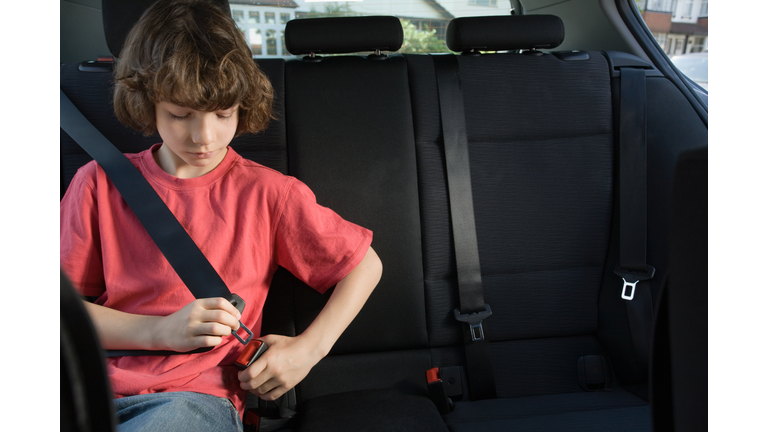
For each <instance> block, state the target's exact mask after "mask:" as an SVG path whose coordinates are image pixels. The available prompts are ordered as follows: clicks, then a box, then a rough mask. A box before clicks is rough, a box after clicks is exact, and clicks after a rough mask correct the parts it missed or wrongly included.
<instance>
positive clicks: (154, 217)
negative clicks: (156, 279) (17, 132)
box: [59, 89, 253, 357]
mask: <svg viewBox="0 0 768 432" xmlns="http://www.w3.org/2000/svg"><path fill="white" fill-rule="evenodd" d="M59 94H60V109H61V114H60V116H61V117H60V123H61V124H60V126H61V128H62V129H63V130H64V132H66V133H67V134H68V135H69V136H70V137H71V138H72V139H73V140H75V142H77V143H78V144H79V145H80V147H82V148H83V149H84V150H85V151H86V152H87V153H88V154H89V155H90V156H91V157H92V158H93V159H94V160H95V161H96V162H97V163H98V164H99V165H100V166H101V168H102V169H104V172H106V173H107V176H108V177H109V179H110V180H111V181H112V183H113V184H114V185H115V187H116V188H117V190H118V191H119V192H120V194H121V195H122V197H123V199H124V200H125V202H126V203H128V206H130V208H131V210H132V211H133V212H134V214H135V215H136V217H137V218H138V219H139V221H140V222H141V224H142V225H143V226H144V228H145V229H146V230H147V232H148V233H149V235H150V237H152V240H154V242H155V243H156V244H157V246H158V248H159V249H160V251H161V252H162V253H163V255H164V256H165V258H166V259H167V260H168V262H169V263H170V264H171V267H173V269H174V270H175V271H176V273H177V274H178V275H179V278H181V280H182V281H183V282H184V284H185V285H186V286H187V288H188V289H189V291H190V292H192V295H194V296H195V298H198V299H200V298H211V297H223V298H225V299H227V300H229V302H230V303H232V305H234V306H235V307H236V308H237V310H238V311H240V313H241V314H242V313H243V309H244V308H245V301H244V300H243V299H242V298H241V297H240V296H238V295H237V294H232V293H231V292H230V291H229V288H227V285H226V284H225V283H224V281H223V280H222V279H221V276H219V274H218V273H217V272H216V270H215V269H214V268H213V266H212V265H211V263H210V262H209V261H208V259H207V258H206V257H205V255H203V253H202V252H201V251H200V249H199V248H198V247H197V245H196V244H195V242H194V241H193V240H192V238H191V237H189V234H188V233H187V231H186V230H185V229H184V227H182V226H181V224H180V223H179V221H178V220H177V219H176V217H175V216H174V215H173V213H172V212H171V211H170V210H169V209H168V207H167V206H166V205H165V202H163V200H162V199H161V198H160V196H158V195H157V192H155V190H154V189H153V188H152V186H151V185H150V184H149V183H148V182H147V180H146V179H145V178H144V176H142V175H141V173H140V172H139V170H138V169H136V167H135V166H134V165H133V164H132V163H131V162H130V161H129V160H128V158H126V157H125V155H123V154H122V153H121V152H120V151H119V150H118V149H117V148H116V147H115V146H114V145H112V143H111V142H109V140H107V139H106V138H105V137H104V135H102V134H101V132H99V131H98V130H97V129H96V128H95V127H94V126H93V125H92V124H91V123H90V122H89V121H88V120H87V119H86V118H85V117H84V116H83V115H82V113H80V111H79V110H78V109H77V108H76V107H75V106H74V105H73V104H72V102H71V101H70V100H69V98H68V97H67V96H66V95H65V94H64V92H63V91H62V90H61V89H59ZM240 328H242V329H243V330H244V331H245V332H246V333H247V334H248V335H247V337H246V338H245V339H243V338H241V337H240V336H239V335H238V334H237V332H236V331H232V335H234V336H235V337H236V338H237V340H239V341H240V343H242V344H243V345H246V344H248V342H250V341H251V339H252V338H253V332H251V330H250V329H248V327H246V326H244V325H243V323H242V322H241V323H240ZM211 349H213V347H204V348H199V349H197V350H194V351H190V352H186V353H177V352H175V351H144V350H115V351H107V356H108V357H116V356H125V355H170V354H190V353H198V352H204V351H210V350H211Z"/></svg>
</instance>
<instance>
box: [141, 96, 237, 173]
mask: <svg viewBox="0 0 768 432" xmlns="http://www.w3.org/2000/svg"><path fill="white" fill-rule="evenodd" d="M155 117H156V121H157V132H158V133H159V134H160V137H161V138H162V139H163V145H162V146H161V147H160V150H158V152H157V154H156V155H155V160H156V161H157V163H158V164H159V165H160V167H161V168H162V169H163V170H164V171H165V172H167V173H168V174H171V175H173V176H176V177H180V178H193V177H200V176H202V175H204V174H207V173H208V172H210V171H211V170H213V169H214V168H216V166H217V165H218V164H219V163H220V162H221V161H222V160H223V159H224V156H226V154H227V146H228V145H229V143H230V141H232V138H233V137H234V136H235V132H236V131H237V121H238V105H235V106H233V107H231V108H229V109H226V110H220V111H213V112H208V111H197V110H193V109H190V108H186V107H183V106H180V105H175V104H172V103H170V102H165V101H162V102H158V103H156V104H155Z"/></svg>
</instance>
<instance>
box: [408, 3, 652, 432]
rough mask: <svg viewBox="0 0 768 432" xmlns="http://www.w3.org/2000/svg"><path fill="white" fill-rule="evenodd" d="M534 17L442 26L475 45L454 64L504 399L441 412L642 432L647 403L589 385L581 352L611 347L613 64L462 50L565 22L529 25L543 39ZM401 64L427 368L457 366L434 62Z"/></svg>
mask: <svg viewBox="0 0 768 432" xmlns="http://www.w3.org/2000/svg"><path fill="white" fill-rule="evenodd" d="M551 18H554V17H551ZM529 20H535V21H540V20H542V17H539V16H523V17H516V16H510V17H493V20H487V19H485V18H462V19H457V20H454V21H453V22H452V23H451V25H450V26H449V29H448V43H449V48H451V49H452V50H454V51H464V52H465V53H466V54H470V55H464V56H461V57H460V58H459V59H458V60H459V69H460V78H461V86H462V92H463V98H464V109H465V112H466V123H467V136H468V141H469V153H470V163H471V172H472V192H473V196H474V205H475V219H476V224H477V235H478V245H479V253H480V259H481V267H482V273H483V274H482V277H483V284H484V292H485V299H486V301H487V302H488V303H489V304H490V305H491V307H492V308H493V315H492V316H491V317H490V318H488V319H487V320H486V321H485V325H486V329H487V330H486V335H487V336H488V338H489V339H490V341H491V356H492V361H493V365H494V374H495V377H496V388H497V393H498V397H499V399H495V400H485V401H475V402H457V403H456V409H455V410H454V411H453V412H452V413H450V414H448V415H447V416H446V417H445V419H446V422H447V424H448V425H449V426H450V428H451V430H454V431H472V430H542V431H544V430H594V429H595V428H596V427H597V428H598V430H650V424H651V421H650V410H649V408H648V403H647V401H645V400H642V399H640V398H638V397H637V396H635V395H633V394H632V393H629V392H626V391H623V390H621V389H620V388H618V387H615V386H614V387H613V388H609V390H610V391H607V392H601V393H591V392H586V391H584V390H583V389H582V388H581V387H580V385H579V371H578V367H577V363H578V360H579V358H580V357H582V356H588V355H602V356H607V355H608V352H607V351H606V350H605V348H604V346H603V343H602V341H601V340H600V338H599V337H598V336H597V333H598V328H599V326H600V323H599V315H600V313H601V311H600V305H599V297H600V292H601V282H602V279H603V273H604V272H603V270H604V266H605V262H606V259H607V256H608V248H609V243H610V236H611V225H612V209H613V193H614V190H613V182H614V128H613V116H612V100H611V79H610V74H609V68H608V62H607V60H606V58H605V57H604V56H603V55H602V54H601V53H599V52H587V53H567V54H559V55H554V54H542V53H536V52H535V51H534V52H527V53H522V54H519V53H515V52H510V53H506V54H502V53H500V54H490V55H471V54H472V50H473V49H474V48H475V45H473V44H478V45H479V46H487V47H491V49H496V50H510V51H514V50H520V49H526V50H527V49H528V48H531V47H534V46H539V45H542V44H543V45H546V46H550V47H551V46H552V44H553V42H552V41H555V43H554V45H557V43H559V42H557V41H558V39H559V40H562V25H560V26H558V25H556V23H554V24H552V23H551V22H550V23H548V24H549V25H547V26H544V27H538V28H539V29H540V35H539V37H541V38H542V40H541V41H540V42H536V41H532V40H531V37H532V36H531V34H530V32H529V31H527V29H528V28H529V26H528V25H527V24H528V22H529ZM556 21H559V19H556ZM478 26H479V27H482V28H484V29H486V30H487V34H488V35H489V37H490V36H494V35H496V36H495V37H496V40H488V41H486V42H485V43H482V42H480V41H478V40H476V39H471V38H463V37H462V34H461V31H462V30H463V29H465V28H473V27H478ZM494 26H495V27H494ZM542 28H543V29H544V30H541V29H542ZM547 28H549V29H551V31H553V32H555V34H554V35H552V34H548V33H547V32H546V31H545V30H546V29H547ZM518 31H520V32H521V33H517V32H518ZM557 32H560V35H558V34H557ZM518 39H520V40H518ZM465 42H466V45H465V44H464V43H465ZM406 59H407V60H408V64H409V74H410V78H411V92H412V100H413V102H414V114H415V131H416V143H417V155H418V162H419V178H420V193H421V196H422V229H423V232H424V249H425V263H426V264H425V273H426V274H425V279H426V280H427V314H428V324H429V330H430V345H431V347H432V349H433V356H434V359H433V363H434V364H435V365H442V366H448V365H456V364H461V363H462V359H461V355H460V353H459V352H458V351H457V349H456V347H458V346H460V345H461V340H462V339H461V329H460V326H459V324H458V323H455V322H452V321H453V320H452V319H451V317H450V314H448V313H447V312H448V311H452V310H453V309H454V308H455V307H457V300H456V294H455V291H456V288H455V282H454V281H455V277H456V276H455V268H454V264H453V262H452V257H451V254H448V253H446V251H450V250H451V248H450V244H451V238H450V235H449V233H450V228H449V219H448V215H449V212H448V202H447V198H446V192H445V180H444V179H445V173H444V169H443V163H442V154H441V140H442V137H441V132H440V118H439V112H438V111H437V109H438V108H437V106H436V105H435V103H434V102H433V101H434V100H435V99H436V88H437V84H436V80H435V73H434V66H433V63H432V61H431V59H429V58H428V57H425V56H416V55H408V56H406ZM558 425H559V426H558ZM600 425H602V427H601V426H600Z"/></svg>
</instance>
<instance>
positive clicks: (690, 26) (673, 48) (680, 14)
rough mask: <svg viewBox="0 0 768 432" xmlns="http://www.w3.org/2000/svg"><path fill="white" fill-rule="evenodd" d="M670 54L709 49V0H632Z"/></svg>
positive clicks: (706, 50) (657, 39) (658, 40)
mask: <svg viewBox="0 0 768 432" xmlns="http://www.w3.org/2000/svg"><path fill="white" fill-rule="evenodd" d="M635 3H636V4H637V7H638V9H640V13H641V14H642V16H643V19H644V20H645V24H646V25H647V26H648V29H649V30H651V33H653V36H654V37H655V38H656V41H657V42H658V43H659V45H660V46H661V47H662V48H663V49H664V51H665V52H666V53H667V55H669V56H673V55H678V54H688V53H695V52H708V51H709V30H708V14H709V1H708V0H635Z"/></svg>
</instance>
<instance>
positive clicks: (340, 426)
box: [61, 15, 664, 431]
mask: <svg viewBox="0 0 768 432" xmlns="http://www.w3.org/2000/svg"><path fill="white" fill-rule="evenodd" d="M105 16H106V15H105ZM123 18H124V17H123ZM531 19H535V18H531V17H527V16H523V17H505V19H504V20H502V21H497V22H498V24H497V25H499V26H501V27H500V28H499V29H497V30H500V33H498V34H500V35H501V36H495V37H496V39H495V40H489V41H487V42H486V43H488V44H489V45H488V46H494V47H495V48H494V50H496V51H501V50H517V49H527V48H529V47H530V46H535V45H531V39H530V37H531V34H530V32H522V31H520V30H519V29H521V28H525V25H526V23H527V22H529V21H530V20H531ZM556 20H557V21H559V19H556ZM457 22H459V23H461V22H462V21H457ZM464 22H465V23H466V22H469V21H464ZM395 23H396V24H397V25H393V24H395ZM469 23H470V24H471V22H469ZM108 25H109V23H105V26H108ZM454 27H455V28H454V32H458V33H456V34H455V38H456V39H455V40H453V42H451V41H450V40H449V43H455V44H458V45H453V46H451V48H452V49H454V50H457V51H463V50H464V49H465V48H472V47H467V46H460V45H461V43H462V41H465V39H463V38H462V37H461V33H460V28H461V26H458V27H456V26H455V25H454ZM516 29H518V30H517V31H516ZM560 29H561V30H560V31H561V32H562V27H560ZM491 33H492V32H491ZM338 34H354V35H355V37H354V38H344V39H354V40H353V41H348V40H342V41H338V40H334V39H333V38H332V37H328V38H326V37H324V35H338ZM535 36H536V37H542V38H544V41H543V42H547V43H549V42H551V40H552V39H558V38H559V39H560V40H562V34H554V35H553V34H546V33H537V34H536V35H535ZM401 41H402V30H401V27H400V26H399V22H398V20H397V19H395V18H392V17H378V18H376V17H362V18H361V17H353V18H334V19H317V20H311V21H310V20H297V21H292V22H291V23H289V25H288V26H287V27H286V44H287V47H288V49H289V50H290V51H291V52H292V53H294V54H302V55H304V54H306V57H304V58H295V59H291V60H288V61H283V60H258V63H259V65H260V66H261V67H262V68H263V69H264V70H265V71H266V72H267V73H268V75H269V77H270V79H271V80H272V82H273V84H274V86H275V89H276V94H277V101H276V111H277V112H276V116H277V120H276V121H274V122H273V123H272V124H271V125H270V127H269V129H268V130H267V131H265V132H264V133H262V134H259V135H256V136H250V137H248V136H246V137H240V138H238V141H236V142H234V143H233V146H236V147H237V148H238V152H240V154H242V155H243V156H245V157H249V158H252V159H254V160H256V161H257V162H260V163H264V164H266V165H268V166H271V167H273V168H275V169H278V170H279V171H281V172H284V173H288V174H290V175H294V176H296V177H298V178H299V179H301V180H302V181H304V182H306V183H307V184H308V185H309V186H310V187H311V188H312V190H313V191H314V192H315V194H316V196H317V199H318V202H320V203H321V204H323V205H326V206H329V207H331V208H333V209H334V210H336V211H337V212H338V213H339V214H341V215H342V216H343V217H344V218H346V219H349V220H351V221H353V222H356V223H359V224H361V225H363V226H366V227H368V228H371V229H372V230H373V232H374V243H373V247H374V249H375V250H376V251H377V252H378V254H379V256H380V257H381V259H382V262H383V264H384V269H385V271H384V276H383V278H382V280H381V283H380V284H379V286H378V287H377V289H376V290H375V292H374V294H373V295H372V297H371V298H370V300H369V301H368V303H367V304H366V306H365V307H364V309H363V310H362V311H361V313H360V315H359V316H358V318H357V319H356V320H355V321H354V322H353V323H352V325H351V326H350V328H349V329H348V330H347V331H346V332H345V334H344V335H343V336H342V338H341V339H340V340H339V342H338V343H337V345H336V346H335V347H334V349H333V350H332V352H331V354H330V355H329V356H328V357H327V358H326V359H324V360H323V361H321V362H320V363H319V364H318V365H317V366H316V367H315V368H314V369H313V370H312V372H310V374H309V376H308V377H307V378H306V379H305V380H304V381H303V382H302V383H301V384H300V385H299V386H298V387H297V389H296V395H297V399H298V402H299V404H298V406H297V407H296V409H297V410H298V412H299V415H298V416H296V417H295V419H294V421H289V422H288V423H285V422H281V421H273V422H271V423H270V421H267V420H265V421H263V424H262V426H269V425H272V427H273V428H274V429H279V428H281V427H283V428H284V430H289V429H296V430H390V429H388V428H393V427H394V428H399V430H419V429H423V430H445V429H446V425H447V428H449V429H450V430H452V431H470V430H541V431H551V430H595V429H597V430H650V429H651V426H650V424H651V422H650V410H649V407H648V402H647V400H644V397H645V396H644V394H643V392H642V391H638V390H636V389H635V388H634V387H633V385H635V386H636V387H637V388H639V389H642V388H643V387H644V386H647V374H646V373H644V372H643V371H638V368H637V365H636V364H635V361H634V359H633V358H632V357H633V353H632V346H631V342H629V330H628V326H627V324H626V312H625V310H624V309H623V308H624V305H623V304H622V303H621V301H620V299H619V300H616V298H618V291H619V288H620V279H617V277H616V276H614V275H613V273H612V270H611V269H612V267H613V265H615V260H616V258H615V254H616V253H615V249H616V244H617V242H618V239H617V237H616V234H615V231H616V227H615V204H614V201H615V198H614V196H615V186H614V179H615V171H616V170H615V168H614V166H615V159H616V155H615V145H616V142H615V141H616V140H615V138H614V135H615V127H614V124H615V121H616V119H615V114H614V112H615V110H616V108H615V101H614V100H613V99H612V95H613V93H612V91H611V86H612V77H611V75H612V73H611V69H610V67H609V65H610V64H611V63H610V62H609V60H608V59H607V58H606V55H605V54H604V53H599V52H587V53H566V54H558V55H555V54H543V55H535V54H501V53H499V54H487V55H481V56H472V55H467V56H461V57H459V58H458V63H459V70H460V77H461V85H462V91H463V97H464V107H465V112H466V120H467V136H468V140H469V151H470V161H471V173H472V189H473V193H474V198H475V199H474V203H475V217H476V222H477V236H478V243H479V253H480V260H481V265H482V269H483V282H484V293H485V300H486V302H487V303H489V304H490V305H491V306H492V308H493V315H492V316H491V317H490V318H489V319H487V320H486V321H485V323H484V326H485V331H486V335H487V336H488V338H489V340H490V342H491V343H490V347H491V356H492V357H491V360H492V364H493V372H494V375H495V379H496V390H497V395H498V397H497V398H495V399H487V400H476V401H470V400H467V397H466V394H467V393H468V392H467V391H466V388H465V389H464V390H465V391H464V396H463V397H457V398H456V399H457V401H456V403H455V409H454V410H453V411H452V412H451V413H449V414H447V415H445V416H443V417H442V418H441V417H440V416H439V414H438V413H437V409H436V407H435V406H434V405H433V404H432V402H431V401H429V400H428V399H427V396H428V391H427V385H426V378H425V373H426V371H427V370H428V369H430V368H432V367H446V366H460V365H462V364H464V360H463V354H462V346H463V344H464V342H463V334H464V331H465V326H466V325H465V324H461V323H458V322H457V321H455V320H454V319H453V310H454V309H455V308H456V307H457V306H458V303H457V293H456V283H455V278H456V269H455V262H454V253H453V251H452V236H451V234H450V233H451V227H450V213H449V210H448V201H447V192H446V174H445V168H444V162H443V159H444V157H443V154H442V133H441V131H440V124H441V123H440V113H439V107H438V103H437V86H436V79H435V72H434V65H433V61H432V58H431V57H430V56H426V55H405V56H403V55H389V56H386V55H382V54H380V53H379V52H377V50H385V51H386V50H390V51H394V50H397V49H398V48H399V45H400V43H401ZM523 42H524V43H523ZM534 42H535V43H538V42H536V41H534ZM521 43H522V44H523V45H521ZM499 44H501V45H504V46H501V45H499ZM116 46H120V44H119V43H118V44H117V45H116ZM358 51H372V52H374V54H373V55H371V56H368V57H364V56H359V55H341V56H327V57H323V55H324V54H345V53H352V52H358ZM319 57H322V58H319ZM637 60H638V61H640V60H639V59H637ZM640 62H642V61H640ZM90 66H92V67H95V68H96V69H98V68H101V69H103V72H84V71H82V70H80V69H82V68H80V67H79V66H78V65H65V66H63V67H62V70H61V88H62V89H63V90H64V92H65V93H66V94H67V95H68V96H69V97H70V99H71V100H72V101H73V103H74V104H75V105H76V106H77V107H78V108H80V110H81V111H82V112H83V113H84V114H85V115H86V117H88V118H89V119H91V121H92V122H93V123H94V124H95V125H96V127H97V128H98V129H100V130H101V131H102V132H103V133H104V134H105V135H106V136H107V138H109V139H110V140H112V142H113V143H115V144H116V145H117V146H118V147H119V148H120V149H121V150H122V151H126V152H128V151H130V152H135V151H140V150H142V149H145V148H147V147H149V145H151V144H152V143H154V142H156V141H157V140H158V138H157V137H152V138H148V139H146V138H143V137H141V136H140V135H138V134H136V133H132V132H131V131H129V130H128V129H126V128H124V127H122V126H121V125H120V124H119V123H117V120H116V119H115V118H114V114H112V110H111V102H110V100H109V94H110V93H109V85H110V84H109V80H110V78H111V74H110V73H109V72H111V67H110V66H109V65H90ZM651 95H653V90H650V91H649V98H650V96H651ZM61 152H62V183H61V184H62V194H63V191H64V190H65V189H66V186H67V185H68V182H69V180H70V179H71V176H72V175H73V173H74V171H75V170H76V169H77V167H79V166H80V165H82V164H83V163H85V162H86V161H87V160H88V157H87V156H86V155H85V154H84V153H83V152H81V151H79V149H78V148H77V145H76V144H74V143H72V141H71V140H70V139H69V137H68V136H66V134H65V133H64V132H62V141H61ZM650 163H651V162H649V164H650ZM661 185H662V186H663V185H664V183H663V181H662V182H661ZM662 240H663V239H662ZM654 241H657V242H658V241H659V240H658V239H657V240H654ZM654 264H655V265H657V267H658V268H660V269H662V270H663V268H664V264H663V263H658V262H655V263H654ZM658 277H659V276H657V278H658ZM328 295H329V294H326V295H319V294H317V293H316V292H315V291H313V290H311V289H308V288H307V287H306V286H303V284H302V283H300V282H299V281H297V280H296V279H295V278H293V277H292V276H291V275H290V274H287V272H284V271H279V272H278V275H276V277H275V281H274V283H273V289H272V290H271V291H270V296H269V298H268V300H267V304H266V305H265V316H264V323H263V333H265V334H266V333H273V332H274V333H282V334H288V335H292V334H297V333H300V332H301V331H302V330H303V329H304V328H306V326H308V325H309V323H310V322H311V320H312V319H313V318H314V316H315V315H316V314H317V312H319V310H320V309H321V308H322V306H323V304H324V302H325V300H326V299H327V296H328ZM590 355H598V356H604V358H605V359H607V360H608V363H606V365H607V366H606V367H605V372H607V373H608V374H609V375H608V376H609V378H608V379H606V380H605V383H604V384H605V386H606V387H607V388H606V389H604V390H605V391H589V392H588V391H585V390H583V389H582V387H581V386H580V385H579V369H578V366H577V363H578V360H579V358H580V357H582V356H590ZM608 365H610V366H608ZM598 384H599V383H598ZM627 389H631V390H632V392H630V391H627ZM633 392H634V393H633ZM257 403H258V401H257V400H256V398H251V399H250V400H249V405H250V406H255V405H257Z"/></svg>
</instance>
